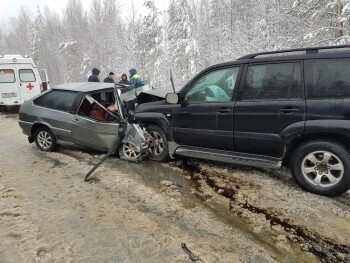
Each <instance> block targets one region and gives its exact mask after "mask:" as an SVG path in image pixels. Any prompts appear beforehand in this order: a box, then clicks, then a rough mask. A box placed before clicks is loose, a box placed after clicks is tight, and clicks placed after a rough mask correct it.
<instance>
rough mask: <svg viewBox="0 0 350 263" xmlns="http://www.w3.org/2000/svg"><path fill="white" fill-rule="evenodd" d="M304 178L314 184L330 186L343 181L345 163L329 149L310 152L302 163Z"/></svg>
mask: <svg viewBox="0 0 350 263" xmlns="http://www.w3.org/2000/svg"><path fill="white" fill-rule="evenodd" d="M301 172H302V174H303V176H304V178H305V179H306V180H307V181H308V182H309V183H311V184H312V185H315V186H318V187H330V186H333V185H336V184H337V183H339V182H340V181H341V179H342V178H343V175H344V164H343V162H342V161H341V160H340V159H339V157H338V156H336V155H335V154H333V153H331V152H328V151H315V152H312V153H310V154H308V155H307V156H306V157H305V158H304V160H303V161H302V164H301Z"/></svg>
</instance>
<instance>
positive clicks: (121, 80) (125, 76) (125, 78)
mask: <svg viewBox="0 0 350 263" xmlns="http://www.w3.org/2000/svg"><path fill="white" fill-rule="evenodd" d="M119 84H125V85H129V84H130V82H129V80H128V76H127V75H126V74H125V73H123V74H122V78H121V79H120V81H119Z"/></svg>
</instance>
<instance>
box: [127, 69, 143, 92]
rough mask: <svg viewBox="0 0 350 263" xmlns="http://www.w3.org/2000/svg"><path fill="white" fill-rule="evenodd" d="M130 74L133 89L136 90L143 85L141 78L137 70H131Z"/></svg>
mask: <svg viewBox="0 0 350 263" xmlns="http://www.w3.org/2000/svg"><path fill="white" fill-rule="evenodd" d="M129 72H130V86H131V89H136V88H137V87H139V86H140V85H141V77H140V76H139V75H138V74H137V70H136V68H132V69H130V70H129Z"/></svg>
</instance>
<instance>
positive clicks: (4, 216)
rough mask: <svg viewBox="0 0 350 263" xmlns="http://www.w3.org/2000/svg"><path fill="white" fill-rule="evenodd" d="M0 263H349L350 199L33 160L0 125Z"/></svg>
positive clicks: (88, 155)
mask: <svg viewBox="0 0 350 263" xmlns="http://www.w3.org/2000/svg"><path fill="white" fill-rule="evenodd" d="M0 121H1V126H0V127H1V128H0V130H1V136H0V147H1V151H0V160H1V169H0V262H1V263H7V262H11V263H12V262H48V263H49V262H84V263H85V262H152V263H153V262H162V263H163V262H193V261H192V260H191V259H190V257H189V255H188V254H187V253H186V252H185V251H184V250H183V249H182V247H181V244H182V243H185V244H186V245H187V247H188V249H190V250H191V252H192V253H193V254H194V255H195V258H192V259H193V260H197V261H196V262H208V263H209V262H210V263H211V262H350V194H349V193H347V194H345V195H342V196H340V197H336V198H326V197H321V196H317V195H313V194H310V193H307V192H304V191H302V190H300V189H299V187H298V186H297V185H296V184H295V183H294V182H293V180H292V179H291V176H290V174H289V173H288V172H287V171H284V170H282V171H268V170H261V169H252V168H245V167H236V166H231V165H224V164H217V163H216V164H215V163H208V162H201V161H193V160H192V161H191V160H190V161H177V162H170V163H167V164H159V163H155V162H150V161H144V162H143V163H141V164H135V163H128V162H126V161H121V160H119V159H117V158H115V157H113V158H110V159H108V160H107V161H106V162H105V163H104V164H102V165H101V167H100V168H98V169H97V170H96V172H95V173H94V174H93V175H92V180H91V181H90V182H88V183H87V182H84V176H85V174H86V173H87V171H88V170H89V169H90V168H91V167H92V165H93V164H95V163H96V162H98V158H94V157H93V156H94V155H96V154H97V155H99V154H101V153H98V152H93V151H88V150H84V149H79V148H73V147H69V148H64V147H61V148H60V150H59V151H58V152H55V153H45V152H41V151H39V150H38V149H37V148H36V146H35V144H29V143H28V141H27V138H26V136H25V135H24V134H22V132H21V130H20V128H19V126H18V124H17V115H16V114H0Z"/></svg>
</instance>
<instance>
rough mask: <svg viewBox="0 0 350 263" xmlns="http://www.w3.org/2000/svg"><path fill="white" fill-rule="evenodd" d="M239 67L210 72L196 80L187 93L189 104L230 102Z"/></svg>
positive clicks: (186, 97) (186, 98)
mask: <svg viewBox="0 0 350 263" xmlns="http://www.w3.org/2000/svg"><path fill="white" fill-rule="evenodd" d="M238 72H239V67H234V68H225V69H220V70H216V71H211V72H209V73H207V74H206V75H204V76H202V77H201V78H200V79H198V80H197V81H196V82H195V83H194V85H193V86H192V87H191V88H190V89H189V90H188V91H187V93H186V95H185V100H186V101H189V102H220V101H230V100H231V99H232V94H233V90H234V88H235V84H236V78H237V75H238Z"/></svg>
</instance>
